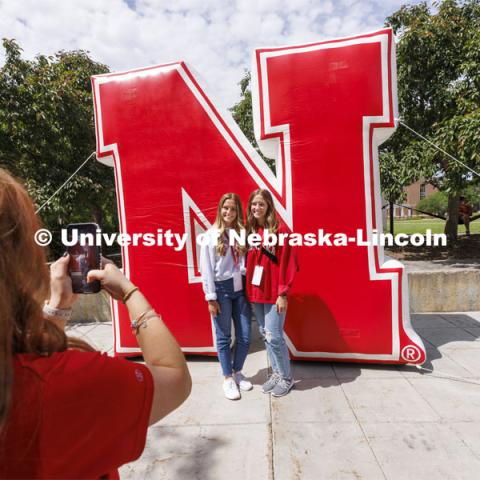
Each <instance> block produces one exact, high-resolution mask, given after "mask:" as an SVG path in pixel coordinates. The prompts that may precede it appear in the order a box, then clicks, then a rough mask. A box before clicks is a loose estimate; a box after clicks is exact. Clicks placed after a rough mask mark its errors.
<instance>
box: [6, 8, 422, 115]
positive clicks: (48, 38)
mask: <svg viewBox="0 0 480 480" xmlns="http://www.w3.org/2000/svg"><path fill="white" fill-rule="evenodd" d="M403 3H404V2H403V1H402V0H337V1H336V2H333V1H331V0H255V1H252V0H203V1H202V0H175V1H167V0H128V2H127V1H123V0H102V1H98V0H63V1H60V0H43V1H41V2H39V1H38V0H17V1H2V0H0V31H1V32H2V36H3V37H7V38H15V39H16V40H17V41H18V42H19V44H20V46H21V47H22V48H23V49H24V53H25V56H26V57H27V58H32V57H33V56H35V55H36V54H38V53H42V54H47V55H49V54H52V53H54V52H56V51H58V50H61V49H63V50H72V49H79V48H81V49H86V50H89V51H90V52H91V56H92V58H94V59H95V60H97V61H100V62H103V63H106V64H107V65H109V66H110V68H111V69H112V70H125V69H128V68H135V67H139V66H145V65H150V64H159V63H166V62H170V61H174V60H186V61H187V62H189V63H190V64H191V65H192V66H193V67H194V68H195V69H196V70H197V71H198V72H200V73H201V74H202V76H203V77H204V78H205V79H206V80H207V82H208V83H209V86H210V90H211V91H213V92H215V94H216V97H218V98H219V99H220V100H221V101H222V102H223V103H224V104H225V105H227V106H231V105H233V103H235V102H236V101H237V100H238V95H239V88H238V85H237V84H238V82H239V81H240V79H241V78H242V76H243V72H244V69H246V68H250V59H251V55H252V52H253V49H254V48H256V47H263V46H275V45H287V44H298V43H302V42H312V41H316V40H324V39H327V38H332V37H336V36H344V35H350V34H356V33H361V32H363V31H370V30H372V29H375V28H381V27H382V26H383V24H384V21H385V18H386V16H388V15H389V14H391V13H393V12H394V11H395V10H396V9H398V8H400V6H401V5H402V4H403ZM413 3H418V0H415V1H414V2H413ZM1 55H3V52H2V54H1ZM1 55H0V62H2V61H3V57H2V56H1Z"/></svg>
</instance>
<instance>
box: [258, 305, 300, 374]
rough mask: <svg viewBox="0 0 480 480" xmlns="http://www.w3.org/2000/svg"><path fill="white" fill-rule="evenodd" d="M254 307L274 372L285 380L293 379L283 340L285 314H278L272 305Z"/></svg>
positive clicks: (286, 348) (285, 344)
mask: <svg viewBox="0 0 480 480" xmlns="http://www.w3.org/2000/svg"><path fill="white" fill-rule="evenodd" d="M252 305H253V311H254V312H255V317H256V319H257V323H258V330H259V331H260V335H261V336H262V338H263V341H264V342H265V348H266V349H267V355H268V358H269V360H270V364H271V365H272V370H273V371H274V372H275V373H278V374H280V375H281V376H282V377H283V378H288V379H290V378H292V374H291V371H290V358H289V356H288V347H287V343H286V342H285V339H284V338H283V326H284V324H285V313H278V312H277V308H276V305H275V304H272V303H252Z"/></svg>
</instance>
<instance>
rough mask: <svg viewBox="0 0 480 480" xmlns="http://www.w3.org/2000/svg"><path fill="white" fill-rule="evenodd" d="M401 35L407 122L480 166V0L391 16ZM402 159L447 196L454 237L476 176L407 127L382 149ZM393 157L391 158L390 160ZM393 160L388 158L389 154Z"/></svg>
mask: <svg viewBox="0 0 480 480" xmlns="http://www.w3.org/2000/svg"><path fill="white" fill-rule="evenodd" d="M387 23H388V24H389V25H391V26H392V28H393V30H394V32H395V34H396V35H397V36H398V38H399V43H398V45H397V64H398V97H399V110H400V116H401V119H402V121H403V122H404V123H405V124H407V125H408V126H409V127H411V128H413V129H414V130H416V131H417V132H419V133H420V134H421V135H423V136H424V137H426V138H428V139H429V140H431V141H432V142H433V143H435V144H436V145H438V146H439V147H440V148H442V149H443V150H445V151H447V152H449V153H450V154H451V155H453V156H454V157H456V158H457V159H459V160H460V161H461V162H462V163H464V164H465V165H467V166H468V167H470V168H472V169H473V170H475V171H478V170H479V169H480V135H479V134H478V132H479V131H480V1H479V0H466V1H457V0H444V1H442V2H438V3H436V4H434V7H433V8H432V7H429V6H428V5H427V4H426V3H421V4H418V5H414V6H404V7H402V8H401V9H400V10H398V11H397V12H395V13H394V14H393V15H391V16H390V17H389V18H388V19H387ZM385 151H386V152H389V153H390V154H391V155H393V156H394V158H395V159H396V161H397V162H399V163H403V164H405V166H406V168H408V169H409V170H411V171H414V172H416V176H417V179H418V178H420V177H424V178H425V179H426V181H428V182H430V183H432V184H433V185H435V186H437V187H438V188H439V189H440V190H442V191H444V192H447V193H448V194H449V215H448V217H449V220H448V221H447V227H446V228H447V233H449V235H450V237H451V238H456V229H457V209H458V195H459V194H460V193H461V192H462V191H463V190H464V189H465V188H467V187H468V185H470V184H471V183H472V182H476V181H478V178H477V177H475V176H472V174H471V173H470V172H469V171H468V169H466V168H465V167H464V166H462V165H460V164H459V163H457V162H455V161H454V160H452V159H451V158H449V157H448V156H447V155H445V154H443V153H441V152H439V151H438V150H436V149H435V148H433V147H432V146H430V145H429V144H428V143H426V142H425V141H423V140H421V139H419V138H418V137H416V136H414V135H413V134H412V132H410V131H409V130H408V129H406V128H405V127H402V126H401V125H400V126H399V128H398V130H397V132H396V133H395V135H393V137H392V138H391V139H390V140H389V142H388V143H387V144H386V146H385ZM387 158H388V157H387ZM390 158H391V157H390Z"/></svg>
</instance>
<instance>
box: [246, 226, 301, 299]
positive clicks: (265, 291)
mask: <svg viewBox="0 0 480 480" xmlns="http://www.w3.org/2000/svg"><path fill="white" fill-rule="evenodd" d="M256 233H258V234H260V235H261V237H262V238H263V228H259V229H258V231H257V232H256ZM287 233H288V230H287V228H286V227H285V226H284V225H280V227H279V228H278V231H277V236H278V235H279V234H287ZM265 248H266V249H267V251H269V252H271V253H272V254H274V255H275V257H276V258H277V261H278V263H275V262H274V261H273V260H272V259H271V258H269V256H268V255H267V254H266V253H265V252H264V251H262V249H261V247H258V248H250V250H249V251H248V253H247V276H246V277H247V278H246V280H247V298H248V300H249V301H250V302H256V303H275V302H276V301H277V298H278V296H279V295H286V294H287V293H288V292H289V290H290V288H291V287H292V283H293V279H294V278H295V274H296V273H297V271H298V260H297V255H296V251H295V249H294V248H292V247H291V246H290V245H289V244H288V241H287V239H285V244H284V245H283V246H280V245H276V246H275V247H265ZM256 265H260V266H262V267H263V272H262V278H261V282H260V285H258V286H257V285H252V279H253V275H254V271H255V266H256Z"/></svg>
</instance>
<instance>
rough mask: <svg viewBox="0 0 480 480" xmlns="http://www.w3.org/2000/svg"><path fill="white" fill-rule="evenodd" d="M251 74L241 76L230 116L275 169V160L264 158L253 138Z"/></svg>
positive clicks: (246, 73)
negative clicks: (236, 97) (238, 96)
mask: <svg viewBox="0 0 480 480" xmlns="http://www.w3.org/2000/svg"><path fill="white" fill-rule="evenodd" d="M251 80H252V78H251V75H250V72H249V71H245V74H244V76H243V78H242V79H241V80H240V82H239V85H240V101H239V102H238V103H236V104H235V105H234V106H233V107H232V108H231V109H230V111H231V112H232V116H233V118H234V119H235V121H236V122H237V124H238V126H239V127H240V130H242V132H243V134H244V135H245V136H246V137H247V139H248V141H249V142H250V143H251V144H252V145H253V147H254V148H255V150H256V151H257V152H258V153H259V155H260V156H261V157H262V158H263V160H264V161H265V162H266V163H267V165H268V166H269V167H270V168H271V169H272V170H274V169H275V160H273V159H270V158H266V157H264V156H263V155H262V152H261V151H260V148H259V146H258V144H257V141H256V139H255V133H254V130H253V113H252V91H251V88H250V83H251Z"/></svg>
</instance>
